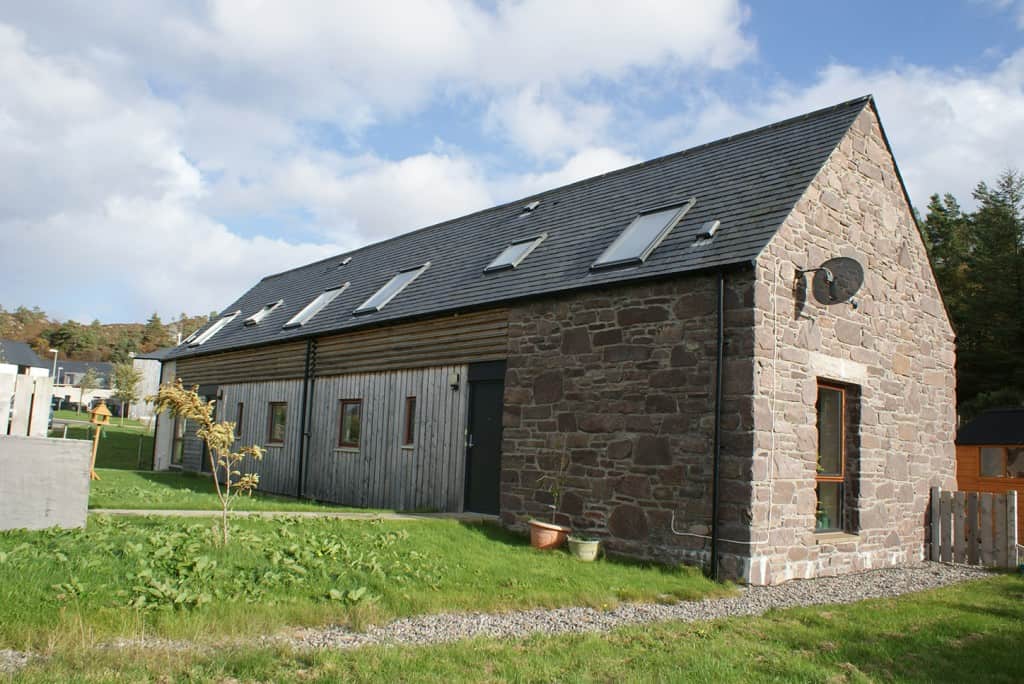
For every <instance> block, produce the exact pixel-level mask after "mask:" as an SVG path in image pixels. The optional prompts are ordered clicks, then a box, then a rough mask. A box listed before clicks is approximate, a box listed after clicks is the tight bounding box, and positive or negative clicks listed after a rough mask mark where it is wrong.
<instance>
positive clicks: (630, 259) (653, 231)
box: [590, 199, 697, 268]
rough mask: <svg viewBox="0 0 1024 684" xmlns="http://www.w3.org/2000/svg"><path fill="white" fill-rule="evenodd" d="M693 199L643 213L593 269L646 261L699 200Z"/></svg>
mask: <svg viewBox="0 0 1024 684" xmlns="http://www.w3.org/2000/svg"><path fill="white" fill-rule="evenodd" d="M696 201H697V200H696V199H690V200H689V201H688V202H687V203H686V204H684V205H682V206H679V207H672V208H669V209H659V210H657V211H652V212H649V213H646V214H640V215H639V216H637V217H636V218H635V219H633V222H632V223H630V224H629V225H628V226H626V229H625V230H624V231H622V233H621V234H620V235H619V237H617V238H616V239H615V242H613V243H612V244H610V245H608V248H607V249H606V250H604V252H603V253H602V254H601V256H599V257H598V258H597V261H595V262H594V263H593V264H592V265H591V267H590V268H605V267H608V266H621V265H623V264H633V263H643V262H644V261H646V260H647V257H649V256H650V255H651V252H653V251H654V250H655V249H656V248H657V247H658V245H660V244H661V241H662V240H664V239H665V238H666V237H667V236H668V234H669V233H670V232H671V231H672V229H673V228H675V227H676V224H677V223H679V221H680V220H681V219H682V218H683V216H684V215H685V214H686V212H687V211H689V210H690V207H692V206H693V205H694V204H695V203H696Z"/></svg>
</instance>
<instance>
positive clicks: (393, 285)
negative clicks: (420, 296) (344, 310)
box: [355, 261, 430, 314]
mask: <svg viewBox="0 0 1024 684" xmlns="http://www.w3.org/2000/svg"><path fill="white" fill-rule="evenodd" d="M429 266H430V262H429V261H428V262H427V263H425V264H423V265H422V266H419V267H417V268H413V269H409V270H407V271H400V272H399V273H398V274H397V275H396V276H395V277H393V278H392V279H391V280H389V281H388V282H387V283H385V284H384V287H382V288H380V289H379V290H377V291H376V292H375V293H374V294H373V296H372V297H370V298H369V299H367V300H366V301H365V302H363V304H362V305H361V306H360V307H359V308H358V309H356V310H355V313H357V314H361V313H371V312H373V311H380V310H381V309H383V308H384V306H385V305H386V304H387V303H388V302H390V301H391V300H392V299H394V298H395V297H396V296H397V295H398V293H399V292H401V291H402V290H404V289H405V288H406V287H408V286H409V285H410V283H412V281H414V280H416V278H418V277H419V275H420V274H421V273H423V272H424V271H426V270H427V268H428V267H429Z"/></svg>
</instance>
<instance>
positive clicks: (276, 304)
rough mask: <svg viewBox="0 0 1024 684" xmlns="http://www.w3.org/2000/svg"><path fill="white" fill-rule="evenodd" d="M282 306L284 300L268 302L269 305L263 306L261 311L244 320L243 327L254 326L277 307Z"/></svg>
mask: <svg viewBox="0 0 1024 684" xmlns="http://www.w3.org/2000/svg"><path fill="white" fill-rule="evenodd" d="M282 304H284V300H283V299H278V300H277V301H276V302H270V303H269V304H265V305H264V306H263V308H262V309H260V310H259V311H257V312H256V313H254V314H253V315H252V316H249V317H248V318H246V319H245V321H244V322H245V325H247V326H252V325H256V324H257V323H259V322H260V321H262V320H263V319H264V318H266V317H267V314H269V313H270V312H271V311H273V310H274V309H276V308H277V307H279V306H281V305H282Z"/></svg>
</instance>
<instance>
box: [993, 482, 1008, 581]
mask: <svg viewBox="0 0 1024 684" xmlns="http://www.w3.org/2000/svg"><path fill="white" fill-rule="evenodd" d="M1008 498H1009V497H1008V496H1007V495H1006V494H996V495H995V497H994V499H995V532H996V540H995V543H996V550H995V553H994V554H993V555H994V556H995V557H996V558H995V561H996V567H999V568H1005V567H1009V566H1008V565H1007V562H1008V558H1007V555H1006V549H1007V546H1006V500H1007V499H1008Z"/></svg>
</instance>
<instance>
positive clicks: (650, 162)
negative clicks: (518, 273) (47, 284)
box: [259, 93, 874, 282]
mask: <svg viewBox="0 0 1024 684" xmlns="http://www.w3.org/2000/svg"><path fill="white" fill-rule="evenodd" d="M870 102H874V95H872V94H871V93H868V94H867V95H861V96H860V97H855V98H853V99H850V100H847V101H845V102H840V103H838V104H834V105H829V106H827V107H822V108H820V109H815V110H814V111H812V112H806V113H804V114H798V115H797V116H791V117H789V118H788V119H783V120H782V121H775V122H772V123H769V124H765V125H764V126H758V127H757V128H751V129H749V130H746V131H742V132H740V133H734V134H732V135H728V136H725V137H723V138H718V139H716V140H712V141H710V142H706V143H701V144H700V145H695V146H694V147H687V148H686V149H685V150H677V151H676V152H670V153H668V154H663V155H661V156H660V157H654V158H653V159H647V160H645V161H641V162H637V163H636V164H630V165H629V166H623V167H620V168H617V169H612V170H611V171H605V172H604V173H599V174H597V175H596V176H588V177H586V178H581V179H579V180H576V181H573V182H571V183H566V184H565V185H559V186H556V187H553V188H548V189H546V190H542V191H540V192H537V193H534V194H532V195H526V196H525V197H522V198H519V199H515V200H511V201H508V202H503V203H501V204H495V205H493V206H490V207H485V208H483V209H478V210H476V211H471V212H469V213H468V214H463V215H462V216H456V217H453V218H450V219H445V220H444V221H439V222H438V223H431V224H429V225H426V226H421V227H419V228H416V229H414V230H410V231H408V232H405V233H399V234H397V235H392V236H391V237H389V238H385V239H383V240H378V241H377V242H371V243H370V244H367V245H363V246H362V247H357V248H355V249H353V250H350V251H347V252H339V253H338V254H335V255H332V256H329V257H325V258H323V259H320V260H319V261H313V262H310V263H307V264H303V265H301V266H296V267H294V268H289V269H286V270H284V271H279V272H277V273H272V274H270V275H266V276H263V277H262V278H260V281H259V282H264V281H267V280H271V279H273V278H277V277H280V276H283V275H285V274H288V273H294V272H295V271H300V270H302V269H306V268H312V267H313V266H317V265H319V264H324V263H326V262H329V261H334V260H336V259H341V258H344V257H349V256H350V257H354V256H355V255H356V254H358V253H359V252H363V251H365V250H367V249H370V248H371V247H377V246H378V245H383V244H387V243H388V242H393V241H394V240H398V239H400V238H406V237H408V236H410V235H413V234H415V233H421V232H424V231H427V230H431V229H436V228H441V227H443V226H446V225H448V224H450V223H454V222H455V221H464V220H465V219H468V218H470V217H473V216H477V215H479V214H483V213H486V212H489V211H495V210H497V209H502V208H505V207H510V206H514V205H517V204H523V203H527V204H528V203H529V202H530V201H531V200H533V199H537V198H541V197H543V196H545V195H548V194H551V193H554V192H558V191H562V190H566V189H568V188H572V187H574V186H577V185H582V184H584V183H590V182H592V181H595V180H597V179H599V178H607V177H609V176H614V175H618V174H621V173H627V172H629V171H634V170H636V169H639V168H643V167H645V166H654V165H657V164H660V163H664V162H666V161H669V160H672V159H676V158H679V157H684V156H686V155H688V154H693V153H694V152H698V151H700V150H703V149H706V148H709V147H713V146H715V145H721V144H724V143H727V142H732V141H735V140H738V139H742V138H746V137H748V136H752V135H755V134H758V133H762V132H764V131H768V130H771V129H773V128H781V127H783V126H788V125H791V124H794V123H796V122H798V121H803V120H806V119H810V118H813V117H816V116H821V115H822V114H826V113H828V112H832V111H835V110H837V109H842V108H844V107H850V106H852V105H855V104H866V103H870Z"/></svg>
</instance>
